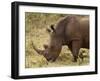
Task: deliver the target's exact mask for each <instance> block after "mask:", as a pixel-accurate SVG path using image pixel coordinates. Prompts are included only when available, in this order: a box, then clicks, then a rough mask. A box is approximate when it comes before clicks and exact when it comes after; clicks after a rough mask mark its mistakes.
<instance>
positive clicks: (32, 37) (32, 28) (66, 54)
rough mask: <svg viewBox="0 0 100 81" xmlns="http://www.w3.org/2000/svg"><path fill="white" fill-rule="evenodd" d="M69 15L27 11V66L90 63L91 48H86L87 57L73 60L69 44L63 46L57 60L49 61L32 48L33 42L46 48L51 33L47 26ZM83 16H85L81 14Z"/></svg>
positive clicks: (39, 46)
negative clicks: (48, 31)
mask: <svg viewBox="0 0 100 81" xmlns="http://www.w3.org/2000/svg"><path fill="white" fill-rule="evenodd" d="M65 16H67V15H64V14H63V15H62V14H44V13H32V12H26V13H25V28H26V30H25V33H26V36H25V37H26V40H25V41H26V42H25V45H26V47H25V68H37V67H60V66H81V65H87V64H89V50H87V49H81V50H80V52H81V51H82V50H85V51H86V52H85V53H84V55H86V56H87V57H86V58H84V60H83V61H81V59H80V58H78V62H76V63H74V62H72V54H71V51H70V50H69V49H68V47H67V46H63V47H62V51H61V53H60V56H59V57H58V58H57V60H56V61H55V62H48V61H47V60H46V59H45V58H44V57H43V56H42V55H39V54H37V52H36V51H35V50H34V49H33V48H32V42H34V44H35V45H36V47H37V48H39V49H44V48H43V45H44V44H48V42H49V40H50V38H49V37H50V36H49V34H48V33H47V32H46V28H49V26H50V25H51V24H56V23H57V21H58V20H59V19H61V18H62V17H65ZM79 17H83V16H79Z"/></svg>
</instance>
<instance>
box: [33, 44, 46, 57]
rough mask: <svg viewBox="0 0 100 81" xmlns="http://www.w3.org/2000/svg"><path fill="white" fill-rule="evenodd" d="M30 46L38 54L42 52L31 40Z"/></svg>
mask: <svg viewBox="0 0 100 81" xmlns="http://www.w3.org/2000/svg"><path fill="white" fill-rule="evenodd" d="M32 47H33V49H34V50H35V51H36V52H37V53H38V54H40V55H43V54H44V50H40V49H38V48H36V46H35V45H34V43H33V42H32Z"/></svg>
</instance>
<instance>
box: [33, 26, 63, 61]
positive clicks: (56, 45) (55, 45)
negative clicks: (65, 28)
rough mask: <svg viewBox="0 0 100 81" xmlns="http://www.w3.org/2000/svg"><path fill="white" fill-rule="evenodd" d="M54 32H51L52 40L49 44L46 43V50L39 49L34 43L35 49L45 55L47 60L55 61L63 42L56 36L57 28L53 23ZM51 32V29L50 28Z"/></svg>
mask: <svg viewBox="0 0 100 81" xmlns="http://www.w3.org/2000/svg"><path fill="white" fill-rule="evenodd" d="M51 29H52V33H51V35H50V36H51V40H50V44H49V45H44V50H40V49H37V48H36V47H35V46H34V45H33V48H34V50H35V51H36V52H37V53H38V54H41V55H43V56H44V57H45V58H46V59H47V61H50V60H51V61H55V60H56V59H57V57H58V56H59V53H60V51H61V43H60V42H59V39H58V38H57V37H56V36H55V35H56V33H55V29H54V27H53V25H51ZM48 31H49V32H50V30H48Z"/></svg>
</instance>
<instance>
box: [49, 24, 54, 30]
mask: <svg viewBox="0 0 100 81" xmlns="http://www.w3.org/2000/svg"><path fill="white" fill-rule="evenodd" d="M50 27H51V29H52V30H53V32H55V28H54V25H53V24H52V25H51V26H50Z"/></svg>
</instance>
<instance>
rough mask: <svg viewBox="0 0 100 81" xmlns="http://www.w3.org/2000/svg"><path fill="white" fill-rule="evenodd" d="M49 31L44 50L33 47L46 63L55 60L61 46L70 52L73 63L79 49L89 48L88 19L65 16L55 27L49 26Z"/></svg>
mask: <svg viewBox="0 0 100 81" xmlns="http://www.w3.org/2000/svg"><path fill="white" fill-rule="evenodd" d="M51 29H52V33H51V35H50V36H51V39H50V43H49V45H44V47H45V50H39V49H37V48H35V46H33V47H34V49H35V50H36V51H37V52H38V53H39V54H42V55H44V57H45V58H46V59H47V60H48V61H49V60H52V61H55V60H56V59H57V57H58V56H59V54H60V52H61V49H62V46H63V45H67V46H68V47H69V49H70V50H71V52H72V54H73V61H74V62H76V61H77V58H78V54H79V50H80V48H89V18H88V17H77V16H67V17H64V18H63V19H61V20H59V21H58V23H57V24H56V25H51ZM49 32H50V31H49Z"/></svg>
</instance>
